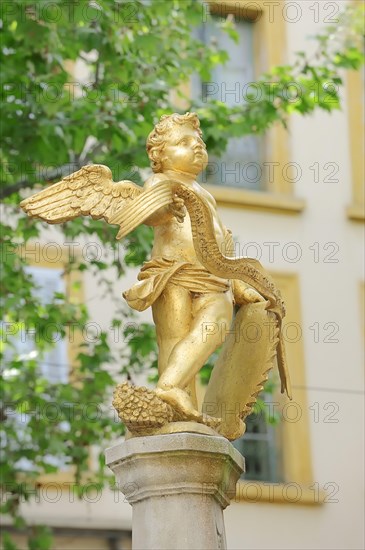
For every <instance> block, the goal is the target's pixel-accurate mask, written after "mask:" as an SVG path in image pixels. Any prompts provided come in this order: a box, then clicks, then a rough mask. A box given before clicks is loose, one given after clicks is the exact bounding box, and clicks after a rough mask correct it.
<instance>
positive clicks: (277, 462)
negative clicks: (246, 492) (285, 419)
mask: <svg viewBox="0 0 365 550" xmlns="http://www.w3.org/2000/svg"><path fill="white" fill-rule="evenodd" d="M260 397H261V399H263V400H264V401H266V400H268V401H269V400H270V396H265V395H263V396H260ZM245 424H246V432H245V434H244V436H243V437H241V438H240V439H237V440H236V441H235V442H234V443H233V445H234V447H236V449H237V450H238V451H239V452H240V453H241V455H242V456H244V457H245V462H246V472H245V473H244V474H242V476H241V478H242V479H244V480H256V481H271V482H273V483H279V482H281V481H283V477H282V460H281V456H280V454H281V453H280V446H281V445H280V428H279V429H276V428H275V427H274V426H272V425H271V424H270V423H268V422H267V420H266V418H265V416H264V414H263V411H258V412H257V413H252V414H250V416H248V417H247V418H246V420H245Z"/></svg>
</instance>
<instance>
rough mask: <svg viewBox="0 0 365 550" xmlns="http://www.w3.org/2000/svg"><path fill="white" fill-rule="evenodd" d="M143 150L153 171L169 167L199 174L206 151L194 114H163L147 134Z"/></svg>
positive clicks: (206, 159) (205, 158)
mask: <svg viewBox="0 0 365 550" xmlns="http://www.w3.org/2000/svg"><path fill="white" fill-rule="evenodd" d="M147 153H148V156H149V158H150V160H151V166H152V169H153V171H154V172H163V171H164V170H168V169H170V170H178V171H182V172H189V173H192V174H193V175H197V174H199V173H200V172H201V171H202V170H203V169H204V168H205V166H206V165H207V162H208V155H207V152H206V147H205V143H204V141H203V139H202V131H201V129H200V122H199V119H198V116H197V115H196V114H195V113H185V114H184V115H179V114H177V113H174V114H172V115H163V116H162V117H161V119H160V121H159V122H158V123H157V124H156V126H155V127H154V129H153V130H152V132H151V133H150V135H149V136H148V138H147Z"/></svg>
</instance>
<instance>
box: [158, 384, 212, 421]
mask: <svg viewBox="0 0 365 550" xmlns="http://www.w3.org/2000/svg"><path fill="white" fill-rule="evenodd" d="M155 392H156V395H158V397H159V398H160V399H162V401H165V403H168V404H169V405H170V406H171V407H172V409H173V410H174V411H175V413H177V414H178V415H180V416H181V419H183V420H194V421H195V422H199V423H201V424H205V425H206V426H209V427H210V428H216V427H217V426H219V424H220V423H221V419H219V418H214V417H212V416H209V415H207V414H202V413H201V412H199V411H197V410H196V408H195V407H194V405H193V403H192V401H191V398H190V396H189V394H188V393H187V392H186V391H184V390H182V389H181V388H176V387H174V388H169V389H162V388H159V387H157V388H156V389H155Z"/></svg>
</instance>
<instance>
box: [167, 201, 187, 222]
mask: <svg viewBox="0 0 365 550" xmlns="http://www.w3.org/2000/svg"><path fill="white" fill-rule="evenodd" d="M170 212H171V213H172V214H173V215H174V216H175V218H176V219H177V221H178V222H180V223H182V222H183V221H184V218H185V216H186V208H185V206H184V199H181V198H180V197H178V196H177V195H174V196H173V197H172V204H170Z"/></svg>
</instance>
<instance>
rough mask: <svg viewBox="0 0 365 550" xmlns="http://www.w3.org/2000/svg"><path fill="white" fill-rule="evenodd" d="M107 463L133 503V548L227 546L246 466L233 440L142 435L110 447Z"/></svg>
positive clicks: (182, 549) (188, 549)
mask: <svg viewBox="0 0 365 550" xmlns="http://www.w3.org/2000/svg"><path fill="white" fill-rule="evenodd" d="M106 463H107V465H108V466H109V468H110V469H111V470H112V471H113V472H114V474H115V476H116V481H117V483H118V486H119V489H120V490H121V491H122V492H123V493H124V495H125V497H126V499H127V500H128V502H129V503H130V504H131V505H132V506H133V535H132V536H133V550H174V549H176V550H185V549H186V550H198V549H199V550H208V549H209V550H214V549H217V548H220V549H224V548H226V537H225V530H224V521H223V509H224V508H226V506H228V505H229V503H230V499H231V498H233V497H234V495H235V490H236V482H237V480H238V478H239V477H240V475H241V473H242V471H243V470H244V460H243V458H242V456H241V455H240V453H239V452H238V451H237V450H236V449H235V448H234V447H233V446H232V445H231V443H229V441H228V440H226V439H224V438H223V437H215V436H208V435H200V434H194V433H177V434H170V435H155V436H147V437H136V438H133V439H129V440H127V441H125V442H124V443H121V444H120V445H116V446H115V447H111V448H110V449H107V450H106Z"/></svg>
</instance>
